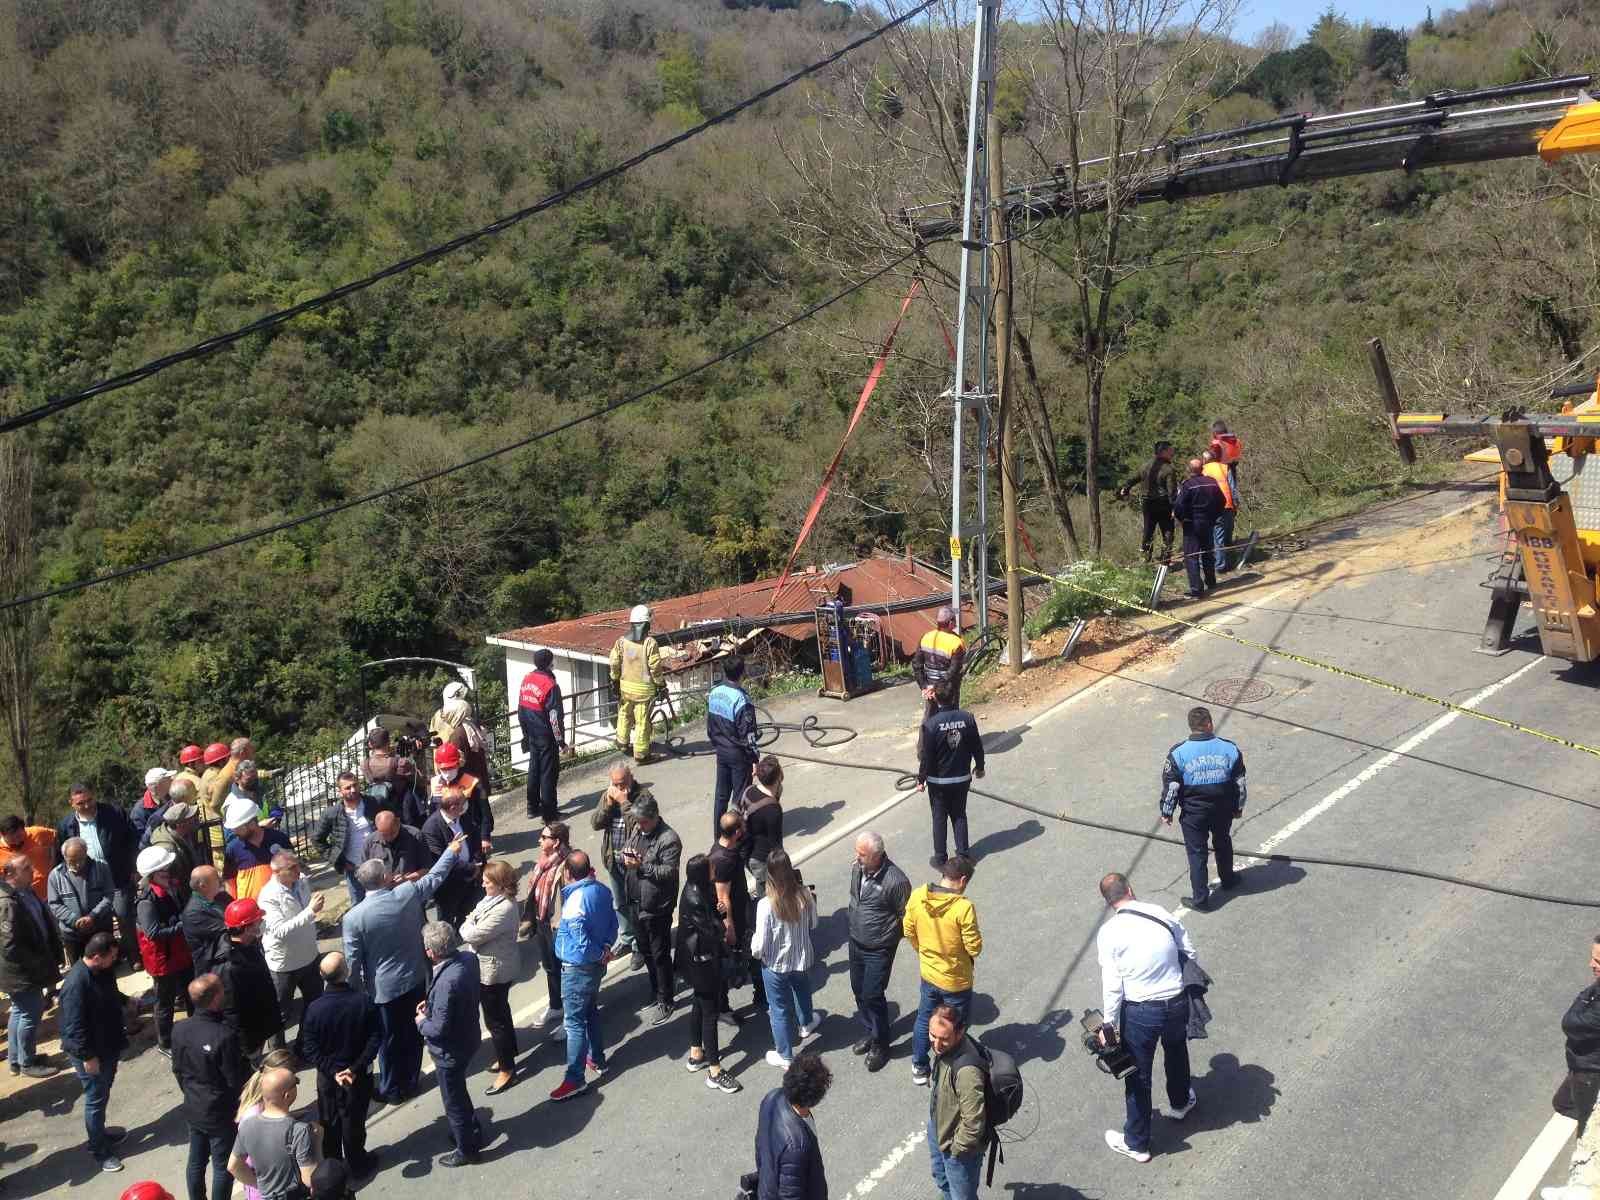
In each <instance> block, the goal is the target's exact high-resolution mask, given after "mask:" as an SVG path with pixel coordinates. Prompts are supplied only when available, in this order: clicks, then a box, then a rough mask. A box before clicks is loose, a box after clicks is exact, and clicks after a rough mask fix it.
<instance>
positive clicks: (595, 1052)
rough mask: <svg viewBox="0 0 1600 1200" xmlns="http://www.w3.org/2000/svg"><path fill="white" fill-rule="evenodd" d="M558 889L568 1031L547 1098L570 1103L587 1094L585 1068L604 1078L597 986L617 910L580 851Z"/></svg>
mask: <svg viewBox="0 0 1600 1200" xmlns="http://www.w3.org/2000/svg"><path fill="white" fill-rule="evenodd" d="M566 878H567V883H566V885H565V886H564V887H563V888H562V889H561V923H560V924H559V925H557V926H556V957H557V958H558V959H560V960H561V1011H562V1014H563V1018H564V1023H565V1025H566V1030H567V1073H566V1077H565V1078H563V1079H562V1081H561V1085H560V1086H559V1087H557V1088H556V1090H555V1091H553V1092H551V1093H550V1099H552V1100H556V1101H561V1100H570V1099H572V1097H574V1096H577V1095H581V1094H582V1093H583V1092H586V1091H588V1090H589V1084H588V1081H587V1080H586V1079H585V1078H584V1073H583V1072H584V1067H585V1066H587V1067H588V1068H589V1069H590V1070H591V1071H593V1072H594V1073H595V1074H597V1075H601V1074H604V1073H605V1069H606V1043H605V1038H604V1036H603V1035H602V1033H601V1031H600V981H601V979H603V978H604V977H605V973H606V964H607V963H608V962H610V961H611V943H613V942H614V941H616V940H617V909H616V904H615V902H614V901H613V900H612V897H611V889H610V888H608V887H606V885H605V884H603V883H601V882H600V881H599V880H598V879H596V878H595V877H594V868H593V867H592V866H591V865H590V864H589V856H588V855H587V854H585V853H584V852H583V851H582V850H574V851H573V852H572V853H571V854H569V855H567V869H566Z"/></svg>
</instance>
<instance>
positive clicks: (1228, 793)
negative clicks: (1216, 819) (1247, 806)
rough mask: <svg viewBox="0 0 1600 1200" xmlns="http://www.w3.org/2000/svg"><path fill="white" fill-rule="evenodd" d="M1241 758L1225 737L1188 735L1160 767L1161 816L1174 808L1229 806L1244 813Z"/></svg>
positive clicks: (1243, 784) (1242, 756)
mask: <svg viewBox="0 0 1600 1200" xmlns="http://www.w3.org/2000/svg"><path fill="white" fill-rule="evenodd" d="M1244 801H1245V780H1244V755H1243V754H1241V753H1240V752H1239V747H1238V746H1236V745H1234V744H1233V743H1232V742H1230V741H1229V740H1228V739H1227V738H1222V737H1218V736H1217V735H1216V734H1214V733H1191V734H1190V735H1189V736H1188V738H1186V739H1185V740H1184V741H1181V742H1179V743H1178V744H1177V745H1176V746H1174V747H1173V748H1172V749H1171V750H1168V751H1167V761H1166V762H1165V763H1163V764H1162V767H1161V815H1162V816H1163V817H1170V816H1172V810H1173V809H1175V808H1180V807H1181V808H1198V807H1209V806H1213V805H1226V806H1230V807H1231V808H1232V809H1233V811H1234V812H1238V813H1242V812H1243V811H1244Z"/></svg>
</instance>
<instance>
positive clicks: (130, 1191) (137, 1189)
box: [122, 1179, 172, 1200]
mask: <svg viewBox="0 0 1600 1200" xmlns="http://www.w3.org/2000/svg"><path fill="white" fill-rule="evenodd" d="M122 1200H172V1193H171V1192H169V1191H167V1189H166V1188H164V1187H162V1186H161V1185H160V1184H159V1183H157V1182H156V1181H155V1180H154V1179H144V1180H141V1181H140V1182H138V1183H135V1184H130V1185H129V1186H128V1187H127V1188H125V1189H124V1190H123V1193H122Z"/></svg>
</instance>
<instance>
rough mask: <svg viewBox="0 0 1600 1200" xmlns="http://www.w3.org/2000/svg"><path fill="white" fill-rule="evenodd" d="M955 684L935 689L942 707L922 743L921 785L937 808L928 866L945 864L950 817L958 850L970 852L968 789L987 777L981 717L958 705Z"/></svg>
mask: <svg viewBox="0 0 1600 1200" xmlns="http://www.w3.org/2000/svg"><path fill="white" fill-rule="evenodd" d="M955 696H956V693H955V688H954V687H953V686H952V685H951V684H949V683H942V684H940V685H939V687H938V688H937V689H936V690H935V692H934V703H935V704H937V705H938V709H937V710H936V711H935V712H934V713H933V714H932V715H930V716H929V717H928V718H927V719H925V720H924V721H923V722H922V736H921V738H920V739H918V743H917V790H918V791H921V790H923V788H926V789H927V791H928V804H929V806H930V807H931V808H932V809H933V857H932V858H930V859H929V860H928V865H929V866H930V867H932V868H933V869H934V870H940V869H941V868H943V867H944V864H945V861H946V859H947V858H948V857H949V856H948V855H947V853H946V851H947V849H948V848H949V844H948V842H947V841H946V840H945V838H946V830H945V821H946V819H948V820H949V822H950V828H951V829H953V830H954V831H955V835H956V853H957V854H958V855H960V856H961V857H963V858H966V857H968V847H967V790H968V789H969V788H970V787H971V786H972V780H973V777H974V776H976V777H977V778H979V779H982V778H983V740H982V739H981V738H980V737H979V736H978V721H977V718H975V717H974V716H973V715H972V714H971V713H969V712H968V711H967V710H966V709H964V708H957V707H956V699H955Z"/></svg>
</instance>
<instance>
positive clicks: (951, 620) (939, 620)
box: [933, 604, 956, 625]
mask: <svg viewBox="0 0 1600 1200" xmlns="http://www.w3.org/2000/svg"><path fill="white" fill-rule="evenodd" d="M933 620H934V623H935V624H938V625H954V624H955V623H956V613H955V609H953V608H951V607H950V606H949V605H948V604H946V605H945V606H944V607H943V608H941V609H940V610H939V611H938V613H936V614H935V615H934V618H933Z"/></svg>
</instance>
